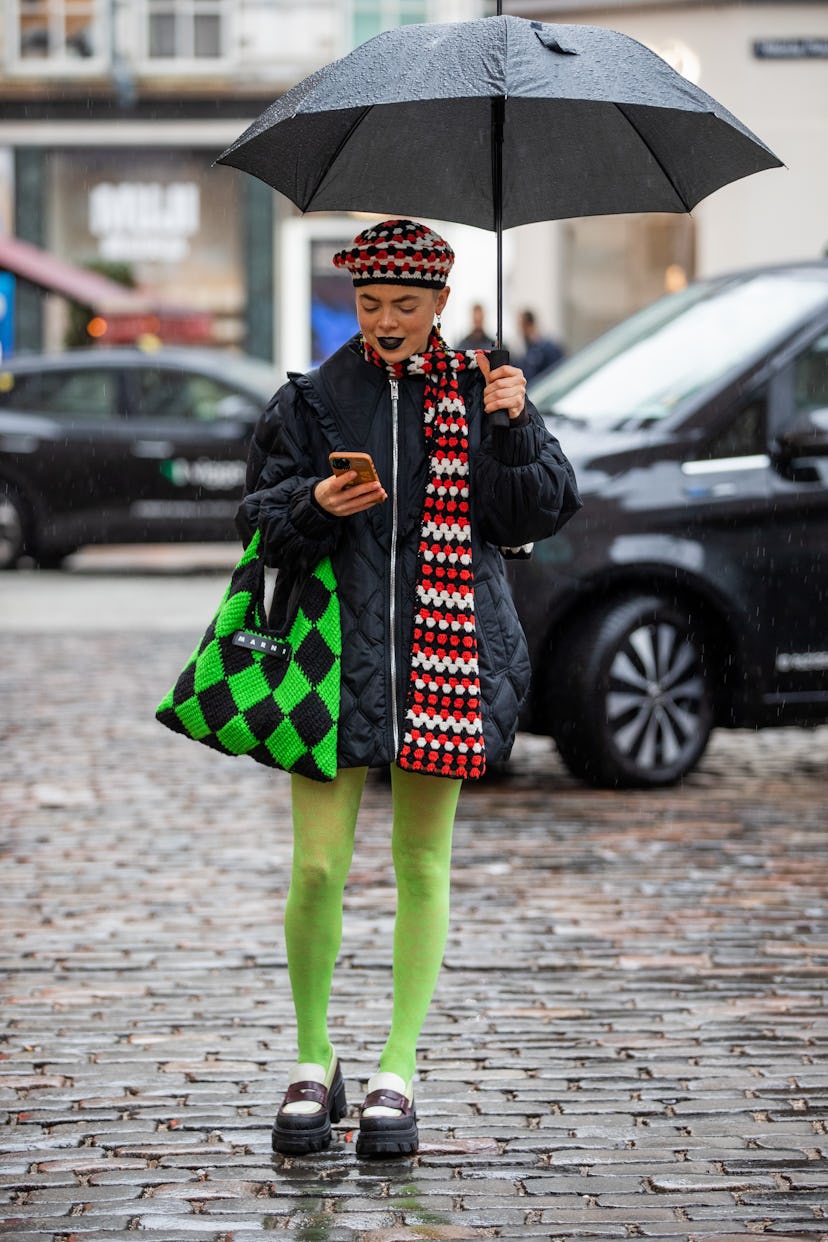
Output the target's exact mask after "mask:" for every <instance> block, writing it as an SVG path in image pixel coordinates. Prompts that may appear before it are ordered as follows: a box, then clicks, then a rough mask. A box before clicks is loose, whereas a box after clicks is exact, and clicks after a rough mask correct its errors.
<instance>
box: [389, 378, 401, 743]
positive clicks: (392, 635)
mask: <svg viewBox="0 0 828 1242" xmlns="http://www.w3.org/2000/svg"><path fill="white" fill-rule="evenodd" d="M388 382H389V384H390V385H391V462H392V473H393V479H394V482H393V488H394V490H393V493H392V499H391V573H390V577H389V593H390V598H389V607H388V628H389V635H388V637H389V640H390V641H389V645H388V650H389V659H390V666H391V730H392V734H393V738H394V758H395V759H396V758H397V755H398V754H399V751H400V723H399V719H398V715H397V636H396V629H397V526H398V516H399V511H398V502H397V495H398V492H399V486H398V484H399V479H398V477H397V474H398V467H399V428H398V425H397V420H398V415H399V403H400V385H399V382H398V381H397V380H395V379H389V381H388Z"/></svg>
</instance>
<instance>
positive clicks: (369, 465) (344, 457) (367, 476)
mask: <svg viewBox="0 0 828 1242" xmlns="http://www.w3.org/2000/svg"><path fill="white" fill-rule="evenodd" d="M328 460H329V462H330V463H331V470H332V471H333V472H334V474H335V475H340V474H347V473H348V471H349V470H356V472H357V477H356V479H354V481H353V483H349V484H348V486H349V487H356V486H357V484H358V483H379V475H378V474H377V470H376V467H375V465H374V463H373V461H372V460H371V454H370V453H347V452H343V453H330V454H329V456H328Z"/></svg>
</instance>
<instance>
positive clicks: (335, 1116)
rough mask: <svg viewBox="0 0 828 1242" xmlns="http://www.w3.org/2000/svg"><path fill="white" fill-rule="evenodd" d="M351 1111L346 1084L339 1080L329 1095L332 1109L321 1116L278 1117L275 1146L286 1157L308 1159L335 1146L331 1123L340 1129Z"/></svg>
mask: <svg viewBox="0 0 828 1242" xmlns="http://www.w3.org/2000/svg"><path fill="white" fill-rule="evenodd" d="M347 1111H348V1102H347V1099H346V1097H345V1083H344V1082H343V1080H342V1076H341V1074H340V1073H339V1071H338V1069H337V1076H336V1078H335V1079H334V1082H333V1085H332V1086H331V1090H330V1093H329V1095H328V1107H327V1109H322V1111H321V1112H318V1113H311V1114H310V1115H308V1114H307V1113H281V1112H280V1113H278V1114H277V1116H276V1120H275V1121H274V1123H273V1134H272V1136H271V1143H272V1146H273V1150H274V1151H277V1152H279V1154H280V1155H282V1156H307V1155H310V1153H311V1152H315V1151H324V1150H325V1148H326V1147H330V1145H331V1122H333V1123H334V1125H336V1123H337V1122H338V1121H341V1120H342V1118H343V1117H344V1116H345V1114H346V1113H347Z"/></svg>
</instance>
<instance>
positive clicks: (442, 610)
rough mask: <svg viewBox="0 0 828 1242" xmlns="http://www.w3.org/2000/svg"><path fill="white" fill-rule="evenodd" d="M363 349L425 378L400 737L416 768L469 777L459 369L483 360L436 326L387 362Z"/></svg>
mask: <svg viewBox="0 0 828 1242" xmlns="http://www.w3.org/2000/svg"><path fill="white" fill-rule="evenodd" d="M363 351H364V355H365V358H366V359H367V360H368V361H369V362H372V363H373V364H374V365H375V366H378V367H381V368H382V369H384V370H385V371H386V372H387V373H388V375H389V376H392V377H394V378H397V379H401V378H402V377H403V376H406V375H424V376H425V377H426V384H425V393H424V399H423V426H424V430H425V441H426V450H427V452H428V455H429V469H428V483H427V486H426V490H425V500H424V503H423V516H422V522H421V527H420V542H419V550H418V559H417V582H416V589H415V590H416V608H417V611H416V615H415V617H414V627H413V633H412V642H411V661H410V670H409V680H408V693H407V698H406V712H405V725H404V735H403V741H402V744H401V746H400V751H399V754H398V755H397V763H398V764H399V766H400V767H401V768H404V769H406V770H407V771H409V772H426V773H430V774H431V775H434V776H448V777H453V778H455V779H457V780H469V779H474V778H475V777H479V776H482V775H483V772H484V771H485V768H486V758H485V752H484V746H483V720H482V716H481V712H480V672H479V666H478V659H477V635H476V632H475V618H474V573H473V570H472V543H471V521H470V511H469V428H468V421H467V419H466V405H465V402H464V400H463V397H462V395H461V393H460V386H459V383H458V379H457V376H458V373H459V372H460V371H465V370H470V369H474V368H476V367H477V358H476V357H475V355H474V353H472V352H455V351H454V350H451V349H449V347H448V346H447V345H446V343H445V341H444V340H443V339H442V337H441V336H440V335H439V333H438V332H436V331H435V330H434V329H432V331H431V334H430V336H429V339H428V343H427V347H426V352H425V353H424V354H414V355H412V356H411V357H410V358H406V359H405V361H403V362H395V363H387V362H385V361H384V360H383V359H382V358H381V357H380V355H379V354H378V353H377V352H376V350H375V349H373V348H372V346H371V345H369V344H368V342H367V341H363Z"/></svg>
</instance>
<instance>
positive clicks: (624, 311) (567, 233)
mask: <svg viewBox="0 0 828 1242" xmlns="http://www.w3.org/2000/svg"><path fill="white" fill-rule="evenodd" d="M561 230H562V232H561V237H562V270H561V276H562V288H561V300H562V309H563V322H564V337H565V339H566V342H567V346H568V348H569V350H570V351H573V350H575V349H579V348H580V347H581V346H582V345H586V344H588V342H589V341H592V340H594V339H595V338H596V337H597V336H600V335H601V334H602V333H603V332H606V331H607V330H608V329H609V328H611V327H613V326H614V325H615V324H616V323H620V322H621V320H622V319H626V318H627V316H628V315H632V314H633V312H635V311H637V310H641V308H642V307H644V306H649V304H650V303H651V302H654V301H655V300H656V299H657V298H660V297H661V296H662V295H663V294H665V293H676V292H678V291H679V290H680V289H682V288H684V286H685V285H686V284H687V283H688V282H689V281H691V280H692V279H693V277H694V276H695V269H696V255H695V221H694V220H693V219H692V217H690V216H683V215H673V214H669V213H660V212H652V213H648V214H646V215H640V214H632V215H623V216H589V217H586V218H584V219H578V220H566V221H564V222H563V223H562V224H561Z"/></svg>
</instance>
